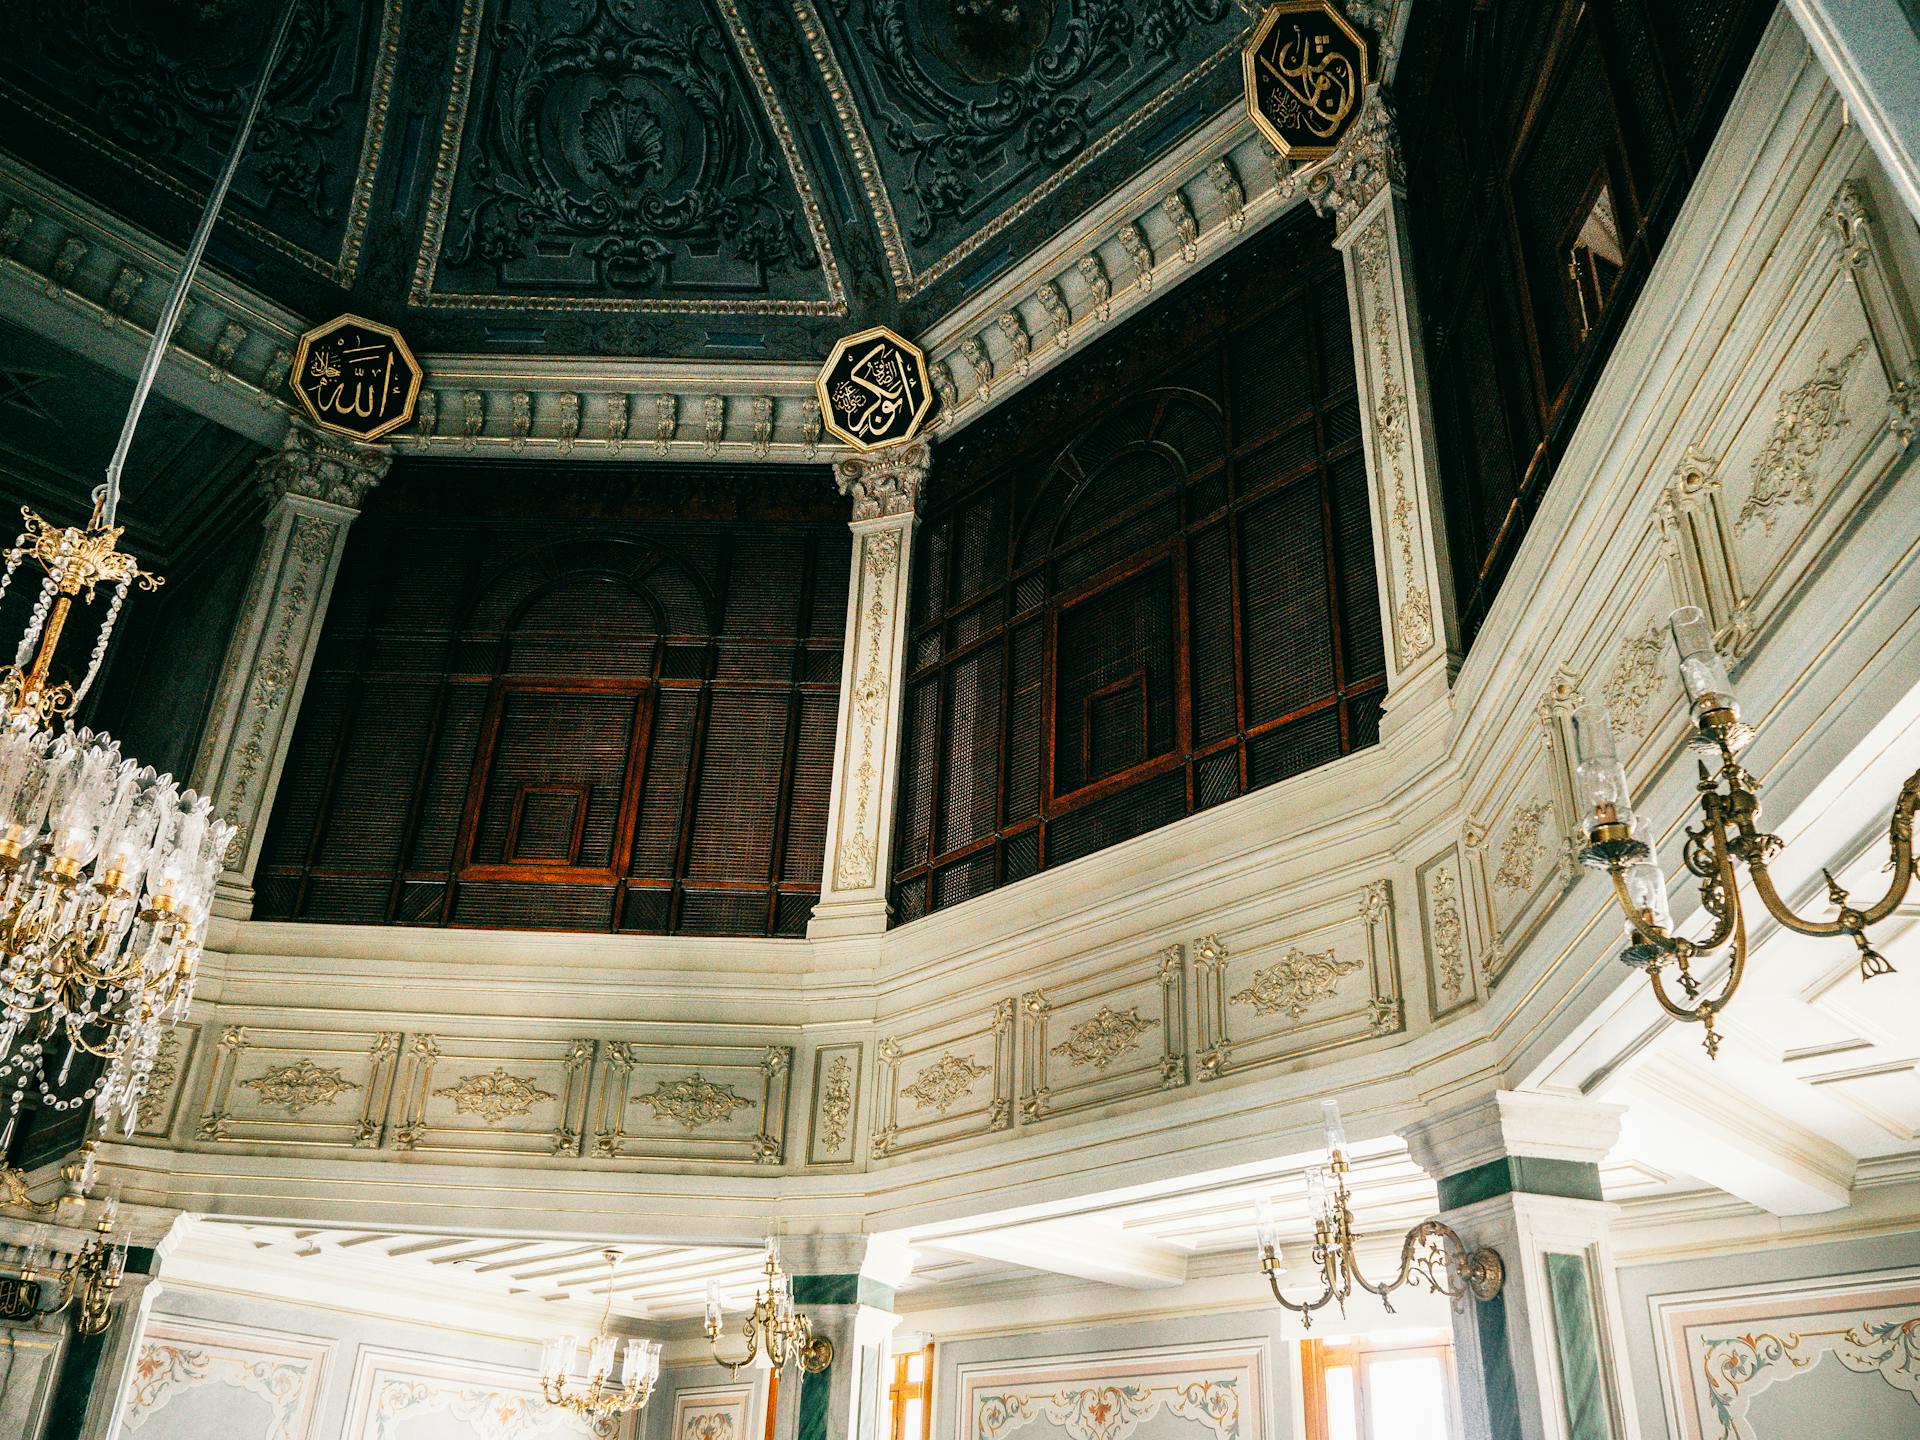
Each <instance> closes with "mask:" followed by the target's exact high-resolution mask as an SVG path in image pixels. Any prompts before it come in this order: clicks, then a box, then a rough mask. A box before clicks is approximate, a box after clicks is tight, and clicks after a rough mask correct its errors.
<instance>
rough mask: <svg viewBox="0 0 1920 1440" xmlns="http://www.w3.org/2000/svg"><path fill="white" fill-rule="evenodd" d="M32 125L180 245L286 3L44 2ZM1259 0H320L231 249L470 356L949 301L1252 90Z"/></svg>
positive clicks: (242, 261)
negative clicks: (1250, 39) (1245, 84)
mask: <svg viewBox="0 0 1920 1440" xmlns="http://www.w3.org/2000/svg"><path fill="white" fill-rule="evenodd" d="M18 3H20V4H21V5H22V6H23V7H26V8H30V9H31V11H32V14H31V16H30V17H25V18H26V23H23V24H19V25H16V26H14V27H11V28H12V39H11V41H10V43H9V45H8V46H6V47H5V48H4V50H0V115H4V116H5V119H6V123H7V125H8V128H9V130H10V132H11V138H10V139H9V141H8V144H7V148H8V149H10V150H12V151H13V152H14V153H15V154H18V155H21V156H22V157H24V158H26V159H28V160H29V161H31V162H32V163H34V164H36V165H38V166H40V167H42V168H43V169H45V170H47V171H49V172H50V173H51V174H52V175H53V176H54V178H56V179H57V180H60V181H63V182H65V183H67V184H70V185H72V186H73V187H74V188H76V189H78V190H80V191H81V192H83V193H85V194H88V195H89V196H90V197H91V198H93V199H95V200H96V201H98V202H100V203H102V204H104V205H106V206H108V207H109V208H111V209H112V210H114V211H115V212H116V213H120V214H123V215H125V216H127V217H128V218H129V219H131V220H133V221H135V222H136V223H138V224H141V225H143V226H146V227H148V228H150V229H152V230H153V231H154V232H156V233H157V234H159V235H162V236H163V237H166V238H168V239H170V240H178V239H180V238H182V237H183V236H184V234H185V232H186V230H187V228H188V227H189V225H190V224H191V217H192V215H193V214H194V212H195V210H196V208H197V205H198V203H199V201H200V199H201V198H202V197H203V196H204V194H205V193H206V190H207V188H208V185H209V182H210V180H211V177H212V176H213V174H214V173H215V172H216V171H217V169H218V167H219V165H220V163H221V160H222V158H223V155H224V152H225V150H226V147H227V145H228V143H229V141H230V139H231V136H232V133H233V129H234V126H235V125H236V124H237V122H238V120H239V118H240V116H241V114H242V113H243V111H244V106H245V100H246V95H247V91H248V88H249V87H250V86H251V84H252V81H253V76H254V72H255V69H256V67H257V64H258V56H259V55H260V53H261V51H262V49H263V48H264V46H265V43H266V37H267V35H268V33H269V31H270V30H271V27H272V25H273V23H274V20H275V18H276V16H277V14H278V11H279V3H280V0H18ZM1248 23H1249V13H1248V10H1247V9H1246V8H1244V7H1243V6H1242V5H1241V4H1239V3H1236V0H753V3H749V0H298V11H297V16H296V23H295V26H294V30H293V37H292V40H291V42H290V44H289V48H288V51H287V54H286V56H285V57H284V58H283V60H282V61H281V64H280V66H279V67H278V69H277V71H276V75H275V79H274V82H273V84H272V86H271V88H270V91H269V96H268V104H267V107H266V110H265V112H264V115H263V117H262V120H261V122H260V125H259V128H258V129H257V131H256V133H255V137H254V141H253V144H252V146H251V148H250V151H249V154H248V158H247V161H246V163H245V165H244V167H243V169H242V172H241V175H240V177H239V180H238V182H237V184H236V187H235V190H234V194H233V197H232V199H231V200H230V202H229V210H228V215H229V217H230V218H229V222H228V223H227V224H225V225H223V226H222V228H221V230H220V231H219V232H218V234H217V237H216V240H217V244H216V247H215V249H214V251H213V256H212V258H213V261H214V263H215V264H216V265H217V266H219V267H221V268H224V269H226V270H228V271H229V272H230V273H232V274H234V275H235V276H237V277H238V278H239V279H241V280H243V281H245V282H248V283H249V284H251V285H253V286H255V287H257V288H258V289H260V290H262V291H264V292H265V293H267V294H268V295H270V296H272V297H273V298H275V299H277V300H279V301H281V302H283V303H285V304H287V305H288V306H290V307H291V308H293V309H294V310H296V311H299V312H301V313H303V314H306V315H309V316H314V317H320V316H324V315H326V314H331V313H333V312H336V311H338V310H341V309H345V308H352V309H354V310H357V311H359V312H361V313H364V314H368V315H372V316H375V317H378V318H381V319H385V320H389V321H391V322H394V323H397V324H399V325H401V326H402V327H404V329H405V330H406V331H407V333H408V335H409V336H410V337H412V338H413V339H414V340H415V342H416V344H418V345H419V346H422V347H424V348H427V349H431V350H434V351H438V352H442V353H446V352H460V351H465V352H494V353H506V354H515V353H525V354H606V355H651V356H675V357H695V356H726V357H731V358H741V359H758V358H770V359H808V360H811V359H814V358H817V357H818V356H820V355H821V354H823V353H824V352H825V350H826V347H827V346H828V345H829V344H830V343H831V341H832V339H833V338H834V337H836V336H838V335H842V334H845V333H847V332H849V331H851V330H854V329H857V328H860V327H863V326H865V325H868V324H872V323H876V322H887V323H891V324H894V325H896V326H898V327H899V328H902V329H904V330H907V331H908V332H912V331H914V330H916V329H920V328H922V327H925V326H927V325H929V324H930V323H931V322H932V321H934V320H935V319H937V318H938V317H939V316H941V315H943V314H945V313H947V312H948V311H950V310H952V309H953V308H954V307H955V306H957V305H958V304H960V303H961V302H962V301H963V300H964V299H965V298H966V297H967V296H968V295H970V294H973V293H975V292H976V291H978V290H979V289H980V288H981V287H983V286H985V285H987V284H988V283H990V282H991V280H992V279H993V277H995V276H996V275H998V274H1000V273H1001V272H1003V271H1006V270H1007V269H1009V268H1010V267H1014V266H1017V265H1018V264H1019V262H1020V261H1021V259H1022V258H1023V257H1025V256H1027V255H1029V254H1031V253H1032V252H1033V251H1035V250H1036V249H1038V248H1040V247H1042V246H1044V245H1045V243H1046V242H1047V240H1048V239H1049V238H1050V237H1052V236H1054V235H1056V234H1057V233H1058V232H1060V231H1061V230H1062V229H1063V228H1065V227H1067V226H1069V225H1070V224H1072V222H1073V221H1074V220H1075V219H1076V218H1077V217H1079V216H1081V215H1083V214H1085V213H1086V212H1087V211H1088V210H1089V209H1091V208H1093V207H1096V206H1098V205H1099V204H1100V203H1101V202H1102V201H1104V200H1105V199H1107V198H1108V197H1109V196H1111V195H1112V194H1114V193H1115V192H1116V191H1117V190H1119V189H1121V188H1122V187H1124V186H1125V185H1127V184H1128V183H1129V181H1130V179H1131V177H1133V176H1134V175H1136V174H1137V173H1138V172H1139V171H1140V170H1141V169H1142V168H1143V167H1144V166H1146V165H1148V164H1149V163H1151V162H1152V161H1153V160H1154V159H1155V158H1156V157H1158V156H1160V155H1162V154H1164V153H1166V152H1167V151H1168V150H1169V149H1170V148H1172V147H1174V146H1176V145H1177V144H1178V143H1179V141H1180V140H1181V138H1182V137H1183V136H1186V135H1188V134H1190V133H1192V132H1193V131H1194V130H1196V129H1198V128H1199V127H1201V126H1202V125H1203V124H1204V122H1205V121H1206V120H1208V119H1209V118H1210V117H1212V116H1215V115H1217V114H1219V113H1220V112H1221V111H1222V110H1224V109H1226V108H1228V107H1229V106H1232V105H1233V104H1235V103H1236V98H1237V94H1238V89H1239V67H1238V64H1237V51H1238V48H1239V44H1240V41H1241V38H1242V36H1243V35H1244V32H1245V30H1246V27H1247V25H1248Z"/></svg>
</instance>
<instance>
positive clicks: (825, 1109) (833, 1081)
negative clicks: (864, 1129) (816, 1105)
mask: <svg viewBox="0 0 1920 1440" xmlns="http://www.w3.org/2000/svg"><path fill="white" fill-rule="evenodd" d="M852 1119H853V1066H852V1065H851V1064H850V1063H849V1062H848V1060H847V1057H846V1056H845V1055H836V1056H834V1057H833V1063H832V1064H831V1065H829V1066H828V1067H827V1078H826V1083H825V1084H824V1085H823V1086H822V1087H821V1090H820V1143H821V1145H822V1146H824V1147H825V1148H826V1149H827V1150H829V1151H838V1150H842V1149H844V1148H846V1143H847V1127H848V1125H849V1124H850V1123H851V1122H852Z"/></svg>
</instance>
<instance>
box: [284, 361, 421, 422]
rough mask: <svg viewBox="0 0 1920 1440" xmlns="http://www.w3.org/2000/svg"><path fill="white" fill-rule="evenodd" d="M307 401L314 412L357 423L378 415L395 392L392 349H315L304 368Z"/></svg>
mask: <svg viewBox="0 0 1920 1440" xmlns="http://www.w3.org/2000/svg"><path fill="white" fill-rule="evenodd" d="M307 378H308V380H309V381H311V382H312V383H311V388H310V390H309V395H310V398H311V399H312V401H313V406H314V408H315V409H316V410H319V411H321V412H322V413H323V414H324V413H328V412H331V413H332V414H335V415H345V416H349V417H353V418H357V419H361V420H370V419H372V418H373V417H374V416H376V415H379V414H382V413H383V412H384V410H385V408H386V403H387V401H388V399H389V398H391V397H392V396H393V395H394V394H395V392H396V390H404V389H405V385H404V384H403V383H397V382H396V381H395V379H394V374H393V347H392V346H390V345H387V344H384V343H375V344H371V345H342V346H341V348H340V349H338V350H332V349H325V348H323V349H319V350H315V351H314V352H313V357H312V359H311V360H310V361H309V362H308V365H307Z"/></svg>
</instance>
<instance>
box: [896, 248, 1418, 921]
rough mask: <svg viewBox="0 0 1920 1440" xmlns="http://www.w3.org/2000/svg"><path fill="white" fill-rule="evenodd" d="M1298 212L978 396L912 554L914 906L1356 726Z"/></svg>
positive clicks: (1346, 606)
mask: <svg viewBox="0 0 1920 1440" xmlns="http://www.w3.org/2000/svg"><path fill="white" fill-rule="evenodd" d="M1330 238H1331V237H1330V235H1329V232H1328V229H1327V227H1326V226H1325V225H1324V224H1323V223H1322V222H1320V221H1319V220H1317V219H1315V218H1314V217H1312V216H1311V215H1307V214H1304V213H1303V214H1301V215H1299V216H1296V217H1293V218H1291V219H1289V220H1287V221H1285V222H1282V223H1281V224H1280V225H1278V226H1276V227H1275V228H1274V229H1273V230H1271V231H1270V232H1268V233H1267V234H1265V235H1262V236H1260V237H1258V238H1256V239H1255V240H1253V241H1251V242H1249V244H1247V245H1246V246H1245V247H1243V248H1242V249H1241V250H1239V251H1236V252H1235V253H1234V254H1233V255H1232V256H1229V257H1227V258H1226V259H1225V260H1223V261H1221V262H1218V263H1216V264H1215V265H1214V266H1213V267H1211V268H1210V269H1209V270H1208V271H1207V272H1205V273H1203V274H1201V275H1198V276H1196V277H1194V279H1193V280H1192V281H1191V282H1189V283H1188V284H1187V285H1185V286H1183V287H1182V288H1181V289H1180V290H1179V291H1178V292H1177V293H1176V294H1174V295H1172V296H1169V297H1168V298H1167V299H1165V300H1163V301H1161V302H1159V303H1158V304H1156V305H1155V306H1153V307H1151V308H1150V309H1149V310H1147V311H1146V312H1144V313H1143V314H1142V315H1141V316H1139V317H1137V318H1135V319H1134V320H1131V321H1129V322H1128V323H1127V324H1126V325H1125V326H1123V327H1121V329H1120V330H1119V331H1118V332H1117V333H1116V334H1115V335H1113V336H1111V337H1109V338H1108V339H1106V340H1104V341H1103V342H1101V343H1100V344H1098V345H1096V346H1093V347H1090V348H1089V349H1088V351H1087V352H1086V353H1085V354H1083V355H1081V356H1078V357H1076V358H1075V359H1074V360H1073V361H1072V362H1070V363H1069V364H1067V365H1064V366H1062V367H1060V369H1058V370H1057V371H1055V372H1054V373H1053V374H1052V375H1050V376H1048V377H1047V378H1045V379H1043V380H1040V381H1038V382H1036V383H1035V385H1034V386H1032V387H1031V388H1030V389H1029V390H1027V391H1025V392H1023V393H1022V394H1021V395H1020V396H1019V397H1017V398H1016V399H1014V400H1013V401H1011V402H1010V403H1009V404H1008V405H1006V406H1005V407H1004V408H1003V409H1002V410H1000V411H997V412H995V413H994V414H993V415H990V416H987V417H984V418H983V419H981V420H980V421H978V422H977V423H976V424H974V425H973V426H972V427H970V428H969V429H968V430H967V431H966V432H965V433H964V434H963V435H962V436H961V437H960V438H959V439H958V440H957V441H955V442H954V444H953V445H951V446H950V447H944V448H943V449H942V450H941V453H940V455H939V457H938V463H937V464H936V466H935V467H934V473H933V479H932V481H931V493H930V494H929V496H928V499H927V508H926V514H925V520H924V523H923V524H922V526H921V528H920V534H919V540H918V546H919V549H918V553H917V555H916V558H915V569H914V577H913V596H912V604H911V607H910V608H911V615H912V617H913V618H912V622H911V629H910V632H909V637H908V657H909V658H908V666H909V675H908V684H907V701H906V733H905V747H906V748H905V757H904V762H903V765H902V784H901V792H900V800H899V805H900V821H899V825H898V827H897V835H898V840H897V846H896V854H895V860H894V903H895V911H896V914H897V915H898V916H899V917H900V918H901V919H904V920H911V919H913V918H915V917H917V916H919V915H923V914H926V913H928V912H929V911H931V910H938V909H941V908H944V907H946V906H949V905H954V904H958V903H959V902H960V901H962V900H965V899H968V898H970V897H972V896H975V895H980V894H984V893H986V892H987V891H989V890H992V889H994V888H996V887H997V886H999V885H1003V884H1008V883H1010V882H1012V881H1015V880H1019V879H1023V878H1025V877H1026V876H1028V875H1031V874H1034V873H1035V872H1036V871H1038V870H1041V869H1044V868H1046V867H1047V866H1049V865H1057V864H1061V863H1063V862H1065V861H1067V860H1072V859H1075V858H1078V857H1079V856H1082V855H1086V854H1090V853H1092V852H1093V851H1095V850H1098V849H1100V848H1102V847H1103V846H1107V845H1112V844H1115V843H1117V842H1119V841H1121V840H1125V839H1128V838H1130V837H1132V836H1134V835H1139V834H1143V833H1145V832H1146V831H1148V830H1151V829H1153V828H1155V827H1156V826H1159V825H1164V824H1166V823H1168V822H1170V821H1172V820H1177V819H1179V818H1180V817H1181V816H1183V815H1188V814H1192V813H1193V812H1195V811H1197V810H1201V809H1205V808H1206V807H1208V806H1210V805H1216V804H1218V803H1220V802H1221V801H1223V800H1226V799H1229V798H1231V797H1232V796H1234V795H1238V794H1242V793H1244V792H1245V791H1247V790H1250V789H1253V788H1256V787H1257V786H1260V785H1265V784H1270V783H1272V782H1273V781H1275V780H1278V779H1281V778H1283V777H1284V776H1287V775H1291V774H1297V773H1298V772H1299V771H1301V770H1304V769H1307V768H1309V767H1311V766H1313V765H1317V764H1320V763H1322V762H1324V761H1326V760H1329V759H1332V758H1334V757H1336V756H1339V755H1342V754H1345V753H1347V752H1348V751H1350V750H1353V749H1355V748H1357V747H1359V746H1362V745H1368V744H1372V743H1373V742H1374V740H1375V738H1376V736H1377V729H1378V726H1377V717H1378V707H1379V702H1380V699H1381V697H1382V694H1383V692H1384V690H1385V684H1386V679H1385V650H1384V648H1383V643H1382V639H1381V633H1380V616H1379V601H1378V598H1377V592H1376V588H1375V581H1374V571H1373V545H1372V532H1371V528H1370V525H1369V521H1368V516H1367V487H1366V474H1365V468H1364V461H1363V460H1362V457H1361V452H1360V437H1359V417H1358V408H1357V403H1356V400H1355V395H1354V377H1353V351H1352V340H1351V335H1350V330H1349V322H1348V316H1347V304H1346V287H1345V282H1344V280H1343V278H1342V275H1341V268H1340V261H1339V257H1338V256H1337V255H1336V254H1335V252H1334V250H1333V248H1332V245H1331V243H1330Z"/></svg>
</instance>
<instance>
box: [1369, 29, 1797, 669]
mask: <svg viewBox="0 0 1920 1440" xmlns="http://www.w3.org/2000/svg"><path fill="white" fill-rule="evenodd" d="M1773 10H1774V7H1773V6H1772V5H1771V4H1767V3H1763V0H1660V3H1657V4H1656V3H1651V0H1552V3H1542V0H1435V3H1433V4H1422V5H1420V6H1418V7H1416V8H1415V10H1414V13H1413V19H1412V22H1411V24H1410V25H1409V27H1408V31H1407V41H1406V45H1405V47H1404V49H1403V50H1402V59H1401V63H1400V69H1399V71H1398V73H1397V75H1396V76H1395V79H1394V105H1395V108H1396V110H1397V112H1398V116H1399V122H1400V137H1401V144H1402V147H1403V149H1404V150H1405V153H1406V165H1407V214H1408V217H1409V225H1410V227H1411V240H1412V245H1411V248H1412V251H1413V256H1414V260H1415V263H1416V267H1417V269H1418V272H1419V294H1420V301H1421V310H1422V319H1423V322H1424V326H1425V331H1426V345H1427V367H1426V368H1427V376H1428V381H1429V390H1430V392H1431V394H1432V397H1433V410H1434V429H1435V438H1436V441H1437V443H1438V446H1439V451H1440V453H1439V460H1440V464H1439V474H1440V479H1441V488H1442V491H1443V494H1444V497H1445V505H1446V524H1447V545H1448V556H1449V560H1450V562H1451V565H1452V569H1453V578H1454V586H1455V591H1456V601H1457V609H1458V612H1459V619H1460V626H1461V633H1462V635H1463V636H1464V637H1467V638H1471V636H1472V634H1473V633H1474V632H1475V631H1476V630H1478V629H1479V627H1480V624H1481V622H1482V621H1484V620H1485V619H1486V614H1487V610H1488V608H1489V607H1490V606H1491V605H1492V604H1493V600H1494V596H1495V595H1496V594H1497V593H1498V591H1499V587H1500V582H1501V580H1502V579H1503V578H1504V577H1505V576H1506V573H1507V570H1508V567H1509V566H1511V565H1512V563H1513V557H1514V553H1515V552H1516V551H1517V550H1518V548H1519V546H1520V541H1521V539H1522V538H1523V537H1524V536H1525V534H1526V531H1527V525H1528V523H1529V522H1530V521H1531V520H1532V518H1533V515H1534V512H1535V511H1536V510H1537V509H1538V508H1539V505H1540V501H1541V498H1542V497H1543V496H1544V494H1545V493H1546V488H1547V484H1548V482H1549V481H1550V480H1551V479H1552V478H1553V472H1554V469H1555V467H1556V466H1557V465H1558V464H1559V462H1560V457H1561V456H1562V455H1563V454H1564V453H1565V451H1566V448H1567V445H1568V442H1569V441H1570V440H1571V439H1572V436H1573V431H1574V427H1575V425H1576V424H1577V423H1578V422H1579V419H1580V415H1581V413H1582V408H1583V407H1584V405H1585V404H1586V401H1587V397H1588V395H1589V394H1590V393H1591V391H1592V389H1593V386H1594V383H1595V382H1596V381H1597V380H1598V378H1599V375H1600V371H1601V367H1602V366H1603V365H1605V363H1606V360H1607V356H1608V355H1609V354H1610V353H1611V351H1612V348H1613V345H1614V343H1615V342H1616V341H1617V340H1618V338H1619V336H1620V333H1621V329H1622V326H1623V325H1624V324H1625V323H1626V318H1627V316H1628V314H1629V313H1631V310H1632V307H1633V304H1634V301H1635V300H1636V298H1637V297H1638V295H1639V292H1640V289H1641V287H1642V286H1643V285H1644V284H1645V283H1646V279H1647V275H1648V272H1649V271H1650V270H1651V268H1652V266H1653V262H1654V259H1655V257H1656V256H1658V254H1659V253H1660V248H1661V246H1662V244H1663V243H1664V242H1665V240H1666V237H1667V232H1668V231H1669V230H1670V229H1672V227H1673V223H1674V219H1675V217H1676V216H1677V215H1678V213H1679V210H1680V205H1681V202H1682V201H1684V200H1685V199H1686V197H1687V191H1688V189H1689V187H1690V186H1691V185H1692V183H1693V177H1694V174H1695V173H1696V171H1697V170H1698V169H1699V167H1700V163H1701V160H1702V159H1703V158H1704V157H1705V155H1706V151H1707V146H1708V145H1709V144H1711V143H1712V140H1713V137H1714V135H1715V133H1716V131H1717V130H1718V129H1719V125H1720V118H1721V116H1722V115H1723V114H1725V112H1726V107H1727V103H1728V101H1729V100H1730V99H1731V97H1732V95H1733V91H1734V88H1735V87H1736V86H1737V85H1738V83H1739V80H1740V77H1741V75H1742V73H1743V72H1744V71H1745V69H1746V66H1747V62H1748V60H1749V59H1750V58H1751V56H1752V54H1753V50H1754V46H1755V44H1756V43H1757V42H1758V39H1759V36H1760V31H1761V29H1762V27H1764V25H1765V24H1766V21H1767V18H1768V17H1769V16H1770V15H1771V14H1772V13H1773Z"/></svg>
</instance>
